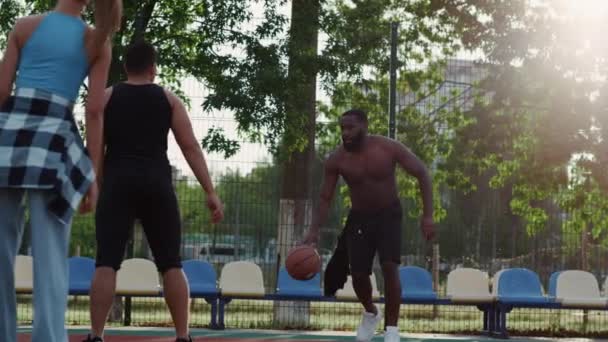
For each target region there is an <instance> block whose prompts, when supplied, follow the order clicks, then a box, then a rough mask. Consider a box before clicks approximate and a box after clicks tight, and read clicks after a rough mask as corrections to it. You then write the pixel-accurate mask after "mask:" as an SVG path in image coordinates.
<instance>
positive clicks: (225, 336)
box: [18, 327, 608, 342]
mask: <svg viewBox="0 0 608 342" xmlns="http://www.w3.org/2000/svg"><path fill="white" fill-rule="evenodd" d="M30 332H31V327H24V328H20V329H19V337H18V342H26V341H31V337H30ZM87 333H88V330H87V328H86V327H83V328H74V329H70V342H81V341H82V340H83V339H84V338H85V336H86V334H87ZM173 336H174V333H173V330H172V329H167V328H117V329H108V330H107V331H106V336H105V342H127V341H133V342H139V341H142V342H143V341H149V342H173V341H174V340H175V339H174V337H173ZM192 337H193V340H194V341H197V342H198V341H200V342H203V341H217V342H260V341H284V342H291V341H308V342H324V341H354V340H355V336H354V333H352V332H350V333H349V332H318V331H315V332H299V331H269V330H225V331H217V330H206V329H194V330H192ZM510 340H511V341H518V342H519V341H556V340H559V341H608V340H599V339H595V340H592V339H582V338H578V339H556V338H520V337H513V338H511V339H510ZM381 341H384V338H383V336H381V335H378V336H376V337H375V338H374V339H373V342H381ZM401 341H403V342H458V341H463V342H464V341H479V342H486V341H494V342H496V341H500V340H499V339H493V338H489V337H484V336H454V335H431V334H429V335H416V334H402V338H401Z"/></svg>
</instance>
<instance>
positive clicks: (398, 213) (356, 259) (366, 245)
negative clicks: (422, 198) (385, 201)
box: [345, 202, 403, 274]
mask: <svg viewBox="0 0 608 342" xmlns="http://www.w3.org/2000/svg"><path fill="white" fill-rule="evenodd" d="M402 215H403V214H402V209H401V204H400V203H399V202H397V203H395V204H393V205H391V206H390V207H387V208H386V209H383V210H381V211H379V212H376V213H373V214H369V213H362V212H356V211H351V212H350V214H349V215H348V219H347V221H346V228H345V229H346V233H347V239H346V240H347V244H348V261H349V264H350V272H351V274H352V273H367V274H372V265H373V262H374V257H375V255H376V253H378V257H379V258H380V263H383V262H395V263H397V264H400V263H401V236H402V234H401V229H402V228H401V220H402Z"/></svg>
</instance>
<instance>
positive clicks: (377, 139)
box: [368, 135, 401, 149]
mask: <svg viewBox="0 0 608 342" xmlns="http://www.w3.org/2000/svg"><path fill="white" fill-rule="evenodd" d="M368 139H369V141H370V142H371V144H372V146H374V147H380V148H382V149H394V148H396V147H397V146H398V145H400V144H401V143H400V142H398V141H397V140H394V139H391V138H387V137H384V136H381V135H369V136H368Z"/></svg>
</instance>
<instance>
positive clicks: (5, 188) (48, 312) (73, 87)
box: [0, 0, 122, 342]
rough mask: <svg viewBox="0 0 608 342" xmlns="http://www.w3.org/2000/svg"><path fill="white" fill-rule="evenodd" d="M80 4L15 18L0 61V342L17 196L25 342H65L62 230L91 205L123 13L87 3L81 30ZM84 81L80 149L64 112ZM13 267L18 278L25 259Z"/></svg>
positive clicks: (5, 325)
mask: <svg viewBox="0 0 608 342" xmlns="http://www.w3.org/2000/svg"><path fill="white" fill-rule="evenodd" d="M88 2H89V1H88V0H58V1H57V5H56V7H55V9H54V10H53V11H51V12H48V13H45V14H42V15H35V16H29V17H24V18H20V19H18V20H17V22H16V23H15V26H14V28H13V30H12V32H11V33H10V35H9V37H8V45H7V48H6V51H5V53H4V56H3V59H2V62H1V63H0V274H1V275H2V276H1V277H0V341H7V342H8V341H16V340H17V336H16V329H17V320H16V295H15V280H14V279H15V276H14V271H13V270H14V267H15V260H16V254H17V250H18V246H19V242H20V241H19V240H20V237H21V235H22V230H23V221H24V216H25V215H24V212H25V206H24V204H23V203H24V198H27V203H28V207H29V221H30V227H31V240H32V241H31V245H32V254H33V272H34V284H33V291H34V293H35V295H34V317H35V319H34V327H33V331H32V340H33V341H35V342H37V341H53V342H65V341H67V333H66V330H65V322H64V316H65V310H66V306H67V292H68V261H67V258H66V256H67V254H68V246H69V234H70V226H71V221H72V216H73V214H74V212H75V211H76V210H77V209H78V206H79V205H80V209H81V211H83V212H87V211H90V210H91V209H92V208H93V207H94V206H95V202H96V199H97V185H96V181H95V171H96V166H97V165H99V160H100V158H101V140H102V139H101V136H102V117H103V116H102V107H103V104H102V101H103V92H104V88H105V86H106V83H107V77H108V69H109V65H110V61H111V46H110V37H111V35H112V34H113V33H114V32H115V31H116V30H117V29H118V26H119V23H120V19H121V15H122V2H121V0H96V1H95V9H94V10H95V24H96V25H95V28H92V27H89V26H88V25H87V24H85V23H84V22H83V21H82V19H81V16H82V12H83V10H84V8H85V6H87V4H88ZM85 78H88V88H89V92H88V97H87V103H86V124H87V130H86V131H87V145H88V151H87V149H85V147H84V144H83V142H82V139H81V137H80V134H79V132H78V128H77V126H76V124H75V121H74V117H73V114H72V109H73V106H74V102H75V100H76V98H77V97H78V93H79V91H80V87H81V84H82V82H83V81H84V79H85ZM13 87H14V90H13ZM89 153H90V154H89ZM20 260H25V262H19V263H17V265H18V269H17V271H18V272H21V271H22V270H21V269H19V267H20V265H23V264H28V262H29V261H28V260H30V259H29V257H23V256H20ZM26 271H27V270H26ZM30 272H31V270H30ZM25 290H28V289H25ZM29 290H31V289H29Z"/></svg>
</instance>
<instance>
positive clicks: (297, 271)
mask: <svg viewBox="0 0 608 342" xmlns="http://www.w3.org/2000/svg"><path fill="white" fill-rule="evenodd" d="M285 267H286V268H287V273H289V275H290V276H291V277H292V278H293V279H297V280H308V279H311V278H313V277H314V276H315V275H316V274H317V273H319V271H321V257H320V256H319V253H317V250H316V249H314V248H313V247H311V246H296V247H294V248H292V249H291V250H290V251H289V253H288V254H287V259H286V260H285Z"/></svg>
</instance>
